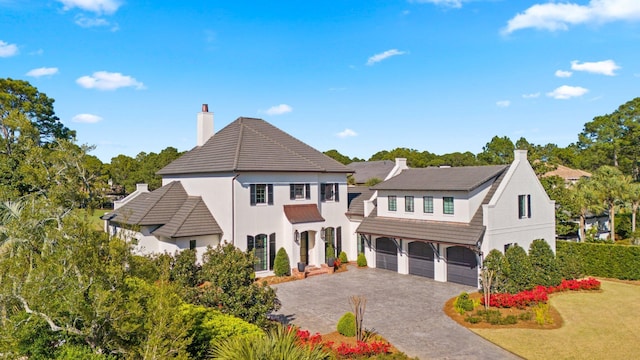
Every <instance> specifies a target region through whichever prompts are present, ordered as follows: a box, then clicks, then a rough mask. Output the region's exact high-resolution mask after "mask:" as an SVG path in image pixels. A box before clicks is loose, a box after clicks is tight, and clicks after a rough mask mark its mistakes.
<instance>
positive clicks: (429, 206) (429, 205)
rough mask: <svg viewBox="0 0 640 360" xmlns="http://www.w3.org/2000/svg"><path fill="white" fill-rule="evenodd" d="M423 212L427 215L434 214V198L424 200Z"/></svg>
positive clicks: (428, 197)
mask: <svg viewBox="0 0 640 360" xmlns="http://www.w3.org/2000/svg"><path fill="white" fill-rule="evenodd" d="M422 203H423V208H424V209H423V211H424V212H425V213H427V214H433V196H424V197H423V198H422Z"/></svg>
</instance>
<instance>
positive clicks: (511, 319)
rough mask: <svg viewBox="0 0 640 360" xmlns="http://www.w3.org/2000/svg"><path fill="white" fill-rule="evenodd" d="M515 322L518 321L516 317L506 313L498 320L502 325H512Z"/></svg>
mask: <svg viewBox="0 0 640 360" xmlns="http://www.w3.org/2000/svg"><path fill="white" fill-rule="evenodd" d="M516 323H518V318H517V317H516V316H515V315H507V316H505V317H504V318H502V321H500V324H502V325H513V324H516Z"/></svg>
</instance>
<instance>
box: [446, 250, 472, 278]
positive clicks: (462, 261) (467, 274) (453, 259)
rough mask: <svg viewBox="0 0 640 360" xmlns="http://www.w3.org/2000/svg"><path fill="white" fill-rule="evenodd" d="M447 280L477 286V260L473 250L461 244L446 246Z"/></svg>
mask: <svg viewBox="0 0 640 360" xmlns="http://www.w3.org/2000/svg"><path fill="white" fill-rule="evenodd" d="M447 281H449V282H454V283H458V284H463V285H469V286H474V287H476V286H478V260H477V258H476V254H475V253H474V252H473V251H471V250H469V249H467V248H465V247H462V246H453V247H450V248H447Z"/></svg>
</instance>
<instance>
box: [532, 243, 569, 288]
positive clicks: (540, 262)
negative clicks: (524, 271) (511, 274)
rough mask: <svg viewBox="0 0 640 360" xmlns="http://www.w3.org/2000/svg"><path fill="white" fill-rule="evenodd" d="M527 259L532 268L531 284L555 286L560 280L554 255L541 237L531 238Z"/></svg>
mask: <svg viewBox="0 0 640 360" xmlns="http://www.w3.org/2000/svg"><path fill="white" fill-rule="evenodd" d="M529 260H530V261H531V267H532V268H533V284H534V285H542V286H556V285H559V284H560V282H561V281H562V277H561V276H560V270H559V269H558V264H557V263H556V257H555V254H554V253H553V250H551V247H550V246H549V244H548V243H547V242H546V241H544V240H543V239H536V240H533V242H532V243H531V246H530V247H529Z"/></svg>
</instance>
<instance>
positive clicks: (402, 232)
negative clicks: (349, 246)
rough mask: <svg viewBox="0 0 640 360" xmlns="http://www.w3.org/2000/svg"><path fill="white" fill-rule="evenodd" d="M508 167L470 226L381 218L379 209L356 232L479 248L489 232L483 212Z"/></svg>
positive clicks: (503, 170) (496, 177)
mask: <svg viewBox="0 0 640 360" xmlns="http://www.w3.org/2000/svg"><path fill="white" fill-rule="evenodd" d="M488 167H494V166H487V168H488ZM508 167H509V166H508V165H507V166H502V168H503V169H502V171H500V172H498V173H494V176H493V177H492V178H495V181H494V182H493V184H491V188H490V189H489V192H488V193H487V195H486V196H485V197H484V199H483V201H482V204H481V205H480V207H479V208H478V210H477V211H476V213H475V214H474V215H473V218H471V221H470V222H469V223H467V224H465V223H455V222H443V221H429V220H414V219H402V218H392V217H378V216H377V208H376V209H375V210H374V211H373V212H372V213H371V216H368V217H365V218H364V219H363V220H362V223H361V224H360V226H359V227H358V229H357V230H356V232H357V233H361V234H368V235H376V236H386V237H393V238H399V239H406V240H422V241H429V242H434V243H448V244H457V245H465V246H476V245H477V243H478V241H480V240H481V239H482V236H483V235H484V231H485V226H484V225H483V217H484V210H483V208H482V205H485V204H488V203H489V202H490V201H491V199H492V198H493V196H494V195H495V193H496V190H497V189H498V186H500V183H501V182H502V180H503V179H504V177H505V175H506V173H507V171H506V170H507V169H508ZM451 169H453V168H451ZM405 171H406V170H405ZM403 173H404V171H403ZM401 174H402V173H401ZM398 176H399V175H398ZM492 178H489V179H487V180H485V181H484V182H482V183H485V182H486V181H488V180H491V179H492ZM470 190H472V189H470ZM470 190H469V191H470Z"/></svg>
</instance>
